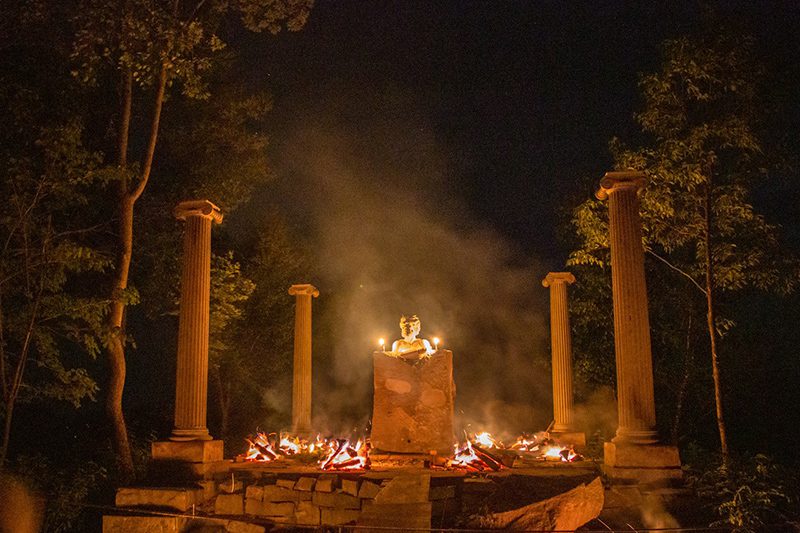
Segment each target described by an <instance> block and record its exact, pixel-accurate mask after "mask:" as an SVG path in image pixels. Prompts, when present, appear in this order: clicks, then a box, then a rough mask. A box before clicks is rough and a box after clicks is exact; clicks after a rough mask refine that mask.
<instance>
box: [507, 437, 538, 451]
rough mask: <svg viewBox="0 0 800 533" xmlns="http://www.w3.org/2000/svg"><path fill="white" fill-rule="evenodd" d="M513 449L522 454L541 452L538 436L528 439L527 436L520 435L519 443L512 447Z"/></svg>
mask: <svg viewBox="0 0 800 533" xmlns="http://www.w3.org/2000/svg"><path fill="white" fill-rule="evenodd" d="M511 449H512V450H519V451H521V452H535V451H538V450H539V441H538V440H537V439H536V436H533V437H528V436H526V435H520V436H519V437H517V441H516V442H515V443H514V444H512V445H511Z"/></svg>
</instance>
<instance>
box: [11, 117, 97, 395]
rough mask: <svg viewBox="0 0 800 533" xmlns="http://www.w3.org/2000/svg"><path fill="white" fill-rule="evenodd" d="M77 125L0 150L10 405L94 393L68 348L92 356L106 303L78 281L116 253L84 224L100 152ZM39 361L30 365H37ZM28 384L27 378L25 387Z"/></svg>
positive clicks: (46, 130) (45, 131) (47, 130)
mask: <svg viewBox="0 0 800 533" xmlns="http://www.w3.org/2000/svg"><path fill="white" fill-rule="evenodd" d="M81 133H82V128H81V127H80V125H79V124H78V123H77V122H74V121H73V122H71V123H68V124H66V125H62V126H55V127H51V128H43V129H42V130H40V132H39V134H38V136H37V138H36V140H35V141H34V143H33V144H32V145H30V146H28V147H27V149H26V147H24V146H18V145H17V146H15V145H10V144H6V145H5V146H6V147H9V148H11V149H10V150H9V151H8V152H4V153H2V154H0V161H2V163H0V167H2V170H1V171H0V172H2V176H0V194H1V195H2V196H3V198H4V199H5V202H4V203H3V205H2V206H0V241H1V242H2V243H3V248H2V250H0V317H1V319H2V321H0V357H2V363H3V367H2V368H3V369H4V373H3V375H2V376H0V377H1V378H2V380H3V385H4V391H5V398H4V404H5V408H6V409H8V408H9V406H10V404H11V403H13V402H14V401H16V399H17V396H16V394H15V393H14V392H13V391H14V382H15V380H22V381H20V382H19V383H20V385H21V386H19V388H18V393H19V399H21V400H25V399H30V398H33V397H38V396H42V397H50V398H57V399H60V400H65V401H69V402H70V403H73V404H74V405H76V406H77V405H79V404H80V401H81V400H82V399H83V398H85V397H90V398H92V397H93V396H94V393H95V392H96V390H97V386H96V384H95V382H94V380H93V379H92V378H91V377H90V376H89V375H88V373H87V372H86V371H85V370H84V369H81V368H70V367H68V366H67V365H66V364H65V360H64V356H63V353H64V350H65V349H67V350H68V351H75V350H77V351H79V352H83V353H84V354H86V355H89V356H91V357H94V356H96V355H97V353H98V352H99V349H100V345H101V343H102V337H101V333H100V332H101V327H100V325H101V323H102V319H103V316H104V313H105V305H104V303H103V302H102V301H100V300H99V299H97V298H95V297H94V296H92V295H86V294H82V293H81V291H79V290H75V289H74V288H73V286H74V282H75V280H76V279H78V278H80V277H81V276H91V275H95V274H98V273H102V272H103V271H105V270H106V269H107V268H108V266H109V265H110V259H109V257H108V256H107V255H106V254H104V253H102V252H101V251H99V250H97V249H96V248H94V247H93V246H92V244H91V243H90V241H88V239H87V236H88V234H90V233H91V230H90V228H81V227H80V226H79V224H80V222H81V220H82V217H81V216H80V210H82V209H86V206H87V204H88V202H89V196H88V195H89V192H90V191H91V190H92V188H93V187H96V186H97V185H98V182H99V184H100V185H101V186H102V177H101V176H100V174H97V173H95V169H96V165H97V164H98V161H99V155H98V154H96V153H92V152H90V151H87V150H86V149H85V148H84V147H83V146H82V144H81ZM30 363H32V364H30ZM23 384H24V385H23Z"/></svg>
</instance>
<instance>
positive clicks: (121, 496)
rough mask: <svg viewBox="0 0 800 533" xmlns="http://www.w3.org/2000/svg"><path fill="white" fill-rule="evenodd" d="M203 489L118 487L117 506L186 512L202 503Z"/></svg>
mask: <svg viewBox="0 0 800 533" xmlns="http://www.w3.org/2000/svg"><path fill="white" fill-rule="evenodd" d="M202 493H203V489H201V488H182V487H175V488H169V487H122V488H119V489H117V495H116V498H115V504H116V506H117V507H158V508H167V509H174V510H176V511H181V512H185V511H188V510H189V509H191V508H192V505H196V504H199V503H202V501H203V498H202Z"/></svg>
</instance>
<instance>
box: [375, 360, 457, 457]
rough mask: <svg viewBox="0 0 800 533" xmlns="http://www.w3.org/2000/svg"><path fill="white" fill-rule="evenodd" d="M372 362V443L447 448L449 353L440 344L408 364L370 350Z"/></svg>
mask: <svg viewBox="0 0 800 533" xmlns="http://www.w3.org/2000/svg"><path fill="white" fill-rule="evenodd" d="M373 362H374V368H375V375H374V383H375V396H374V402H373V411H372V434H371V437H370V440H371V442H372V447H373V448H374V449H375V450H377V451H378V452H380V451H384V452H392V453H409V454H427V453H429V452H430V451H432V450H436V452H437V453H438V454H439V455H447V456H449V455H450V454H452V452H453V444H454V442H455V438H454V434H453V414H454V400H455V386H454V384H453V353H452V352H451V351H449V350H439V351H437V352H436V353H434V354H433V355H432V356H431V357H430V358H423V359H420V360H419V361H417V362H416V363H414V364H412V363H409V362H407V361H405V360H404V359H402V358H399V357H392V356H391V355H388V354H386V353H384V352H375V353H374V354H373Z"/></svg>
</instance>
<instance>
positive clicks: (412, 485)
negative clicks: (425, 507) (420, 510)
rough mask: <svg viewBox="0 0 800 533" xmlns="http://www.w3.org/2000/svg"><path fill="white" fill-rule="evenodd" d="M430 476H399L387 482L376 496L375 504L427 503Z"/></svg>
mask: <svg viewBox="0 0 800 533" xmlns="http://www.w3.org/2000/svg"><path fill="white" fill-rule="evenodd" d="M430 485H431V476H430V475H419V476H415V475H401V476H397V477H395V478H393V479H391V480H390V481H389V483H387V484H386V486H385V487H383V488H382V489H381V490H380V492H378V495H377V496H375V503H376V504H377V503H423V502H427V501H428V493H429V491H430Z"/></svg>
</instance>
